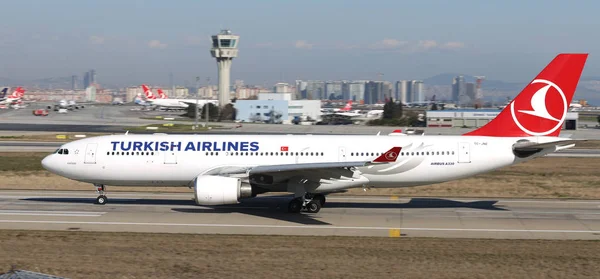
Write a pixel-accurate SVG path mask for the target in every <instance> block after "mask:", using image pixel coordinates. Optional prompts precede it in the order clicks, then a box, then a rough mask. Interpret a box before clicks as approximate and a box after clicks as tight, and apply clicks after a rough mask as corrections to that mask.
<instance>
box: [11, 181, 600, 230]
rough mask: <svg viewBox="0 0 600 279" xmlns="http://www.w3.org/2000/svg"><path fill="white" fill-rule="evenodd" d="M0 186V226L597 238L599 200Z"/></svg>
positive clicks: (37, 228)
mask: <svg viewBox="0 0 600 279" xmlns="http://www.w3.org/2000/svg"><path fill="white" fill-rule="evenodd" d="M108 198H109V202H108V204H106V205H103V206H102V205H94V204H92V203H93V201H94V199H95V194H94V192H93V191H89V192H79V191H69V192H65V191H63V192H60V191H0V229H26V230H81V231H111V232H163V233H202V234H207V233H212V234H256V235H265V234H276V235H321V236H325V235H336V236H377V237H445V238H508V239H598V240H600V200H590V201H579V200H578V201H575V200H573V201H570V200H569V201H561V200H510V199H500V200H497V199H474V200H469V199H451V198H412V199H404V198H395V197H370V196H329V197H328V199H327V204H326V206H325V207H324V208H323V209H322V210H321V212H319V213H317V214H290V213H287V212H286V209H287V202H288V201H289V197H286V196H268V197H259V198H255V199H249V200H245V201H244V202H242V203H240V204H238V205H232V206H218V207H203V206H196V205H195V204H194V202H193V201H192V200H191V194H183V193H182V194H166V193H163V194H159V193H129V192H127V193H126V192H118V193H110V192H109V193H108Z"/></svg>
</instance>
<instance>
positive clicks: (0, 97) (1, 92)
mask: <svg viewBox="0 0 600 279" xmlns="http://www.w3.org/2000/svg"><path fill="white" fill-rule="evenodd" d="M6 93H8V87H4V89H2V91H0V99H4V97H6Z"/></svg>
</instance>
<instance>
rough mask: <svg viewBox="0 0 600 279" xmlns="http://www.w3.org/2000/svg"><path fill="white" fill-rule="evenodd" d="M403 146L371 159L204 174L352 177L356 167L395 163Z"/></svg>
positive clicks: (238, 168) (235, 168)
mask: <svg viewBox="0 0 600 279" xmlns="http://www.w3.org/2000/svg"><path fill="white" fill-rule="evenodd" d="M401 149H402V148H401V147H393V148H391V149H390V150H388V151H387V152H385V153H383V154H381V155H380V156H379V157H377V158H375V159H374V160H370V161H350V162H323V163H300V164H279V165H257V166H221V167H219V168H215V169H213V170H210V171H207V172H206V173H204V175H219V176H251V175H256V174H267V175H277V176H278V177H279V179H280V180H285V179H287V178H291V177H303V178H311V179H313V180H318V179H329V178H332V177H339V176H346V177H348V176H349V177H352V175H351V174H348V172H353V170H354V168H357V167H364V166H368V165H376V164H387V163H393V162H395V161H396V158H398V155H399V154H400V150H401Z"/></svg>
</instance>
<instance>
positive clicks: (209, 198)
mask: <svg viewBox="0 0 600 279" xmlns="http://www.w3.org/2000/svg"><path fill="white" fill-rule="evenodd" d="M193 186H194V200H195V201H196V204H197V205H222V204H236V203H238V202H239V200H240V199H242V198H249V197H252V186H250V184H246V183H242V180H241V179H239V178H235V177H224V176H213V175H200V176H198V177H196V179H194V185H193Z"/></svg>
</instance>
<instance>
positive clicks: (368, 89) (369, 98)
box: [365, 81, 391, 104]
mask: <svg viewBox="0 0 600 279" xmlns="http://www.w3.org/2000/svg"><path fill="white" fill-rule="evenodd" d="M383 84H384V83H383V82H381V81H369V82H367V83H366V84H365V104H377V103H379V102H383V101H384V100H385V99H384V92H383V91H384V86H383ZM390 88H391V86H390Z"/></svg>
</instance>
